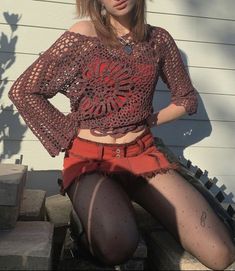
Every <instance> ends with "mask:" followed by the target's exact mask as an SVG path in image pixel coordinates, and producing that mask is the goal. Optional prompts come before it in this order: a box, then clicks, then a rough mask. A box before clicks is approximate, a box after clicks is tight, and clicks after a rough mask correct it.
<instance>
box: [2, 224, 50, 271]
mask: <svg viewBox="0 0 235 271" xmlns="http://www.w3.org/2000/svg"><path fill="white" fill-rule="evenodd" d="M52 235H53V224H51V223H50V222H47V221H32V222H31V221H18V222H17V223H16V226H15V228H14V229H11V230H4V231H0V270H51V262H52V260H51V255H52Z"/></svg>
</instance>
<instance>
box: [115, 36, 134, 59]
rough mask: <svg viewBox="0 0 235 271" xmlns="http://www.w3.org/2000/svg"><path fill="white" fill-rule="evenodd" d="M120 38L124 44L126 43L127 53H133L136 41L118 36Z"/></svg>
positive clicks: (125, 49)
mask: <svg viewBox="0 0 235 271" xmlns="http://www.w3.org/2000/svg"><path fill="white" fill-rule="evenodd" d="M118 40H119V41H120V42H121V44H122V45H124V47H123V50H124V52H125V53H127V54H128V55H130V54H132V52H133V45H134V42H130V41H128V40H125V39H124V38H123V37H118Z"/></svg>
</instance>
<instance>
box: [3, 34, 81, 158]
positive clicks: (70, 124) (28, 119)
mask: <svg viewBox="0 0 235 271" xmlns="http://www.w3.org/2000/svg"><path fill="white" fill-rule="evenodd" d="M67 33H68V32H64V33H63V34H62V35H61V36H60V37H59V38H58V39H57V40H56V41H55V42H54V43H53V44H52V45H51V46H50V47H49V48H48V49H47V50H46V51H44V52H43V53H42V54H41V55H40V56H39V57H38V58H37V59H36V60H35V61H34V62H33V63H32V64H31V65H30V66H29V67H28V68H27V69H26V70H25V71H24V72H23V73H22V74H21V75H20V76H19V77H18V78H17V79H16V80H15V82H14V83H13V85H12V87H11V88H10V90H9V92H8V97H9V99H10V100H11V101H12V103H13V104H14V105H15V107H16V108H17V110H18V112H19V114H20V115H21V116H22V118H23V119H24V121H25V123H26V125H27V126H28V127H29V128H30V129H31V131H32V132H33V134H34V135H35V136H36V137H37V138H38V139H39V140H40V142H41V143H42V145H43V146H44V147H45V148H46V150H47V151H48V153H49V154H50V155H51V156H52V157H55V156H56V155H58V154H59V152H60V151H64V150H65V149H66V148H67V147H68V146H69V143H70V141H71V139H72V138H73V136H74V135H75V134H76V123H75V122H74V120H73V118H72V116H71V113H69V114H68V115H64V114H63V113H62V112H60V111H59V110H58V109H57V108H56V107H55V106H53V105H52V104H51V103H50V102H49V101H48V99H49V98H52V97H53V96H54V95H55V94H56V93H58V92H61V93H62V94H65V92H66V91H65V90H66V88H67V87H68V86H69V84H70V83H71V81H72V71H70V70H69V67H70V66H71V63H70V59H71V52H72V51H71V49H72V46H73V43H72V41H71V40H70V41H69V40H68V39H67Z"/></svg>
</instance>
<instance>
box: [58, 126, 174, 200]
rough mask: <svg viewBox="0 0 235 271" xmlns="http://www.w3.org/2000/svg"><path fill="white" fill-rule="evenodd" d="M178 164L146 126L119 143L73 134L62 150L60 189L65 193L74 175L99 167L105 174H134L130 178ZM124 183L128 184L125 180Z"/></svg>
mask: <svg viewBox="0 0 235 271" xmlns="http://www.w3.org/2000/svg"><path fill="white" fill-rule="evenodd" d="M178 166H179V165H178V164H177V163H171V162H170V161H169V160H168V159H167V157H166V156H165V154H164V153H162V152H161V151H159V149H158V148H157V146H156V145H155V143H154V136H153V135H152V133H151V130H150V128H147V129H146V131H145V132H143V133H142V134H141V135H140V136H138V137H137V138H136V139H134V140H133V141H131V142H128V143H122V144H110V143H100V142H94V141H91V140H88V139H83V138H80V137H75V138H74V139H73V142H72V144H70V148H69V149H67V150H66V152H65V156H64V161H63V170H62V180H61V183H60V186H61V189H60V193H61V194H62V195H65V193H66V189H67V188H68V187H69V186H70V185H71V184H72V182H73V181H74V180H75V178H77V177H79V176H80V175H81V174H83V173H87V172H92V171H99V172H101V173H104V174H105V175H106V176H107V175H110V176H114V175H116V174H119V175H120V173H123V174H124V175H125V173H126V174H129V176H132V177H134V178H132V181H133V179H135V177H142V179H144V178H146V177H148V178H149V177H153V176H155V175H156V174H158V173H165V172H166V171H168V170H169V169H177V168H178ZM123 174H122V175H123ZM124 175H123V176H124ZM77 179H78V178H77ZM136 179H138V178H136ZM125 185H126V188H128V184H127V183H126V184H125Z"/></svg>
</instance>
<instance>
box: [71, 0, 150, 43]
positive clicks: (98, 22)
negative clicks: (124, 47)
mask: <svg viewBox="0 0 235 271" xmlns="http://www.w3.org/2000/svg"><path fill="white" fill-rule="evenodd" d="M76 10H77V15H78V18H81V17H90V19H91V20H92V22H93V24H94V27H95V30H96V33H97V35H98V36H99V37H100V38H101V39H102V40H103V42H104V43H105V44H106V45H108V46H110V47H113V46H116V45H120V43H119V42H118V41H117V38H116V34H115V29H114V28H113V27H112V25H111V23H110V18H109V15H108V13H107V15H106V16H103V15H102V14H101V10H102V3H101V2H100V0H76ZM131 16H132V18H131V20H130V21H131V33H132V38H133V40H134V41H135V42H137V41H143V40H145V39H146V37H147V28H146V0H136V5H135V6H134V8H133V10H132V12H131Z"/></svg>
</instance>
